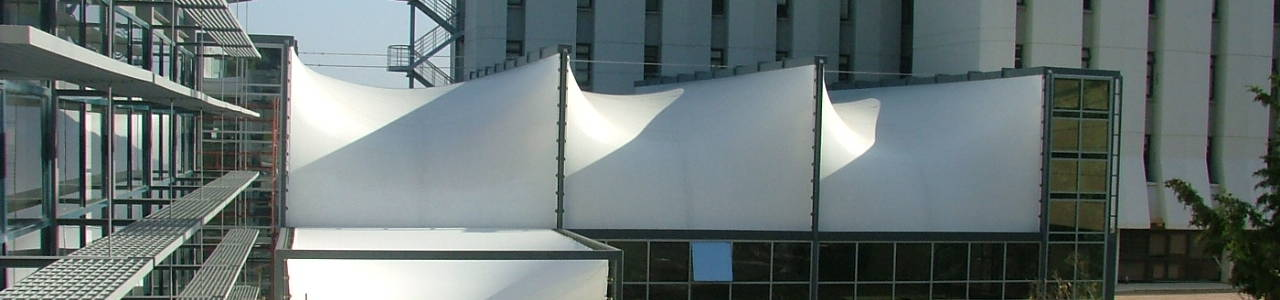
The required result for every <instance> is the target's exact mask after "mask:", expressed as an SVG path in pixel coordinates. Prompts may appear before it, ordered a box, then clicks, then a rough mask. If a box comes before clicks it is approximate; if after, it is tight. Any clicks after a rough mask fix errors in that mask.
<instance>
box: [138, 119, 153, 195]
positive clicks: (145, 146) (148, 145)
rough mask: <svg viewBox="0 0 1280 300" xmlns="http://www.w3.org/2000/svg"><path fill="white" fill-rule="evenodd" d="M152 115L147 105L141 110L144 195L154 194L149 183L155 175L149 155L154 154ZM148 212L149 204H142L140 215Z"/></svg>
mask: <svg viewBox="0 0 1280 300" xmlns="http://www.w3.org/2000/svg"><path fill="white" fill-rule="evenodd" d="M153 116H154V115H153V114H152V113H151V107H147V109H146V110H143V113H142V132H140V133H141V134H142V186H143V188H145V189H147V192H146V195H144V197H152V196H154V195H155V193H154V192H153V191H154V190H153V189H152V185H151V178H152V176H154V175H155V174H154V173H155V170H154V165H152V164H151V157H152V154H154V152H153V150H155V149H154V145H152V144H153V143H152V141H151V133H152V132H153V130H155V127H154V125H152V123H153V122H152V121H153V120H152V118H153ZM150 214H151V204H145V205H142V215H143V216H147V215H150Z"/></svg>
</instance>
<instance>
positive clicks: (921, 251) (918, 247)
mask: <svg viewBox="0 0 1280 300" xmlns="http://www.w3.org/2000/svg"><path fill="white" fill-rule="evenodd" d="M932 252H933V251H932V250H931V249H930V245H929V244H915V243H902V244H898V254H897V257H896V259H895V260H896V261H897V263H896V269H897V270H896V271H897V272H896V273H895V274H896V277H897V280H898V281H928V280H929V261H930V259H929V254H930V253H932ZM925 290H926V291H928V289H927V286H926V289H925Z"/></svg>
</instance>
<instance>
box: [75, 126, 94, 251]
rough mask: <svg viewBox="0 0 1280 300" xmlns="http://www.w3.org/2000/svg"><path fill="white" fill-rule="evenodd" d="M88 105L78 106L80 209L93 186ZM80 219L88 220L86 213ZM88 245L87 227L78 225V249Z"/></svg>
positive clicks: (85, 202) (87, 201) (87, 199)
mask: <svg viewBox="0 0 1280 300" xmlns="http://www.w3.org/2000/svg"><path fill="white" fill-rule="evenodd" d="M89 105H90V104H89V103H81V104H80V110H79V113H80V125H79V126H77V127H79V129H80V130H79V134H80V137H79V138H80V147H76V148H77V149H76V151H77V152H78V156H77V157H78V158H79V159H80V167H79V168H78V169H77V170H79V172H80V173H79V174H77V175H76V176H77V177H79V179H77V181H78V183H79V185H80V190H79V194H80V196H79V198H80V199H79V200H80V208H84V207H85V206H88V205H89V190H90V189H91V188H92V187H91V186H90V185H91V184H93V182H91V181H92V180H90V178H89V126H90V124H89ZM80 218H81V219H88V218H89V216H88V214H87V213H86V214H85V215H82V216H80ZM88 244H89V226H85V225H80V247H84V246H85V245H88Z"/></svg>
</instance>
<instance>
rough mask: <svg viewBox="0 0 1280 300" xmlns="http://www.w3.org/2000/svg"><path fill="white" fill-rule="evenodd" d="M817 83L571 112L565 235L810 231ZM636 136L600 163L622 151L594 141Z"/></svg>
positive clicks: (725, 85) (594, 98)
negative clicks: (581, 231)
mask: <svg viewBox="0 0 1280 300" xmlns="http://www.w3.org/2000/svg"><path fill="white" fill-rule="evenodd" d="M813 74H814V69H813V67H812V66H807V67H799V68H789V69H782V70H775V71H768V72H759V73H754V74H748V75H742V76H737V77H732V78H723V79H714V80H705V81H696V82H690V83H687V84H680V85H678V86H668V87H665V88H668V89H670V88H673V87H679V89H675V90H673V91H668V92H665V93H658V94H649V95H639V96H633V97H618V96H609V97H602V96H600V95H596V94H586V95H585V97H586V100H585V101H586V102H588V103H590V105H589V106H588V105H574V104H572V103H571V104H570V105H569V108H568V109H569V110H570V113H569V116H570V121H569V124H568V126H569V127H570V129H569V133H570V134H572V135H571V136H569V142H568V144H567V150H566V151H567V157H568V160H569V162H567V163H566V164H567V165H569V166H573V167H572V168H571V169H572V170H575V171H576V172H574V173H572V174H569V176H568V178H567V179H566V183H565V189H566V196H565V206H566V212H565V216H566V217H565V218H566V226H568V227H571V228H610V229H617V228H632V229H715V230H808V229H809V226H810V220H809V213H810V206H811V205H810V203H811V202H810V200H809V195H810V193H811V185H810V183H809V178H811V177H812V176H813V174H812V167H811V165H810V163H811V162H812V160H813V157H812V156H813V151H812V149H811V148H810V145H812V144H813V138H812V136H813V133H812V129H813V90H814V86H813V82H814V80H813ZM676 96H678V98H676V99H675V100H674V101H671V100H670V99H671V98H672V97H676ZM575 101H582V100H581V99H578V100H575ZM664 106H665V108H662V107H664ZM657 110H660V112H657ZM654 113H656V116H651V114H654ZM596 116H599V118H598V119H600V120H601V121H574V120H576V119H589V118H595V117H596ZM601 123H605V124H608V125H609V126H611V127H612V128H610V129H608V130H605V129H601V128H598V127H602V126H601V125H599V124H601ZM636 128H643V130H642V131H640V132H639V135H637V136H635V137H634V138H632V139H630V141H629V142H623V143H624V144H623V145H622V146H621V147H620V148H617V149H616V150H613V151H612V152H611V153H607V154H606V155H604V156H603V157H602V158H598V159H597V158H596V157H598V156H599V155H600V153H601V152H604V151H607V149H609V148H614V147H617V145H618V143H617V142H611V140H609V139H606V140H605V141H603V142H602V141H601V140H600V139H597V138H592V136H593V135H597V136H606V135H609V134H593V133H592V132H596V131H598V132H613V134H611V135H612V136H616V138H615V139H614V140H623V141H625V140H626V139H625V138H626V137H627V136H628V135H629V134H630V132H633V131H634V130H635V129H636ZM575 136H578V137H577V138H575ZM582 136H586V138H583V137H582ZM601 149H606V150H601Z"/></svg>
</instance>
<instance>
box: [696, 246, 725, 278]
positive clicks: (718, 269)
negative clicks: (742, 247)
mask: <svg viewBox="0 0 1280 300" xmlns="http://www.w3.org/2000/svg"><path fill="white" fill-rule="evenodd" d="M692 244H693V281H733V247H732V245H731V244H730V243H729V242H693V243H692Z"/></svg>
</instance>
